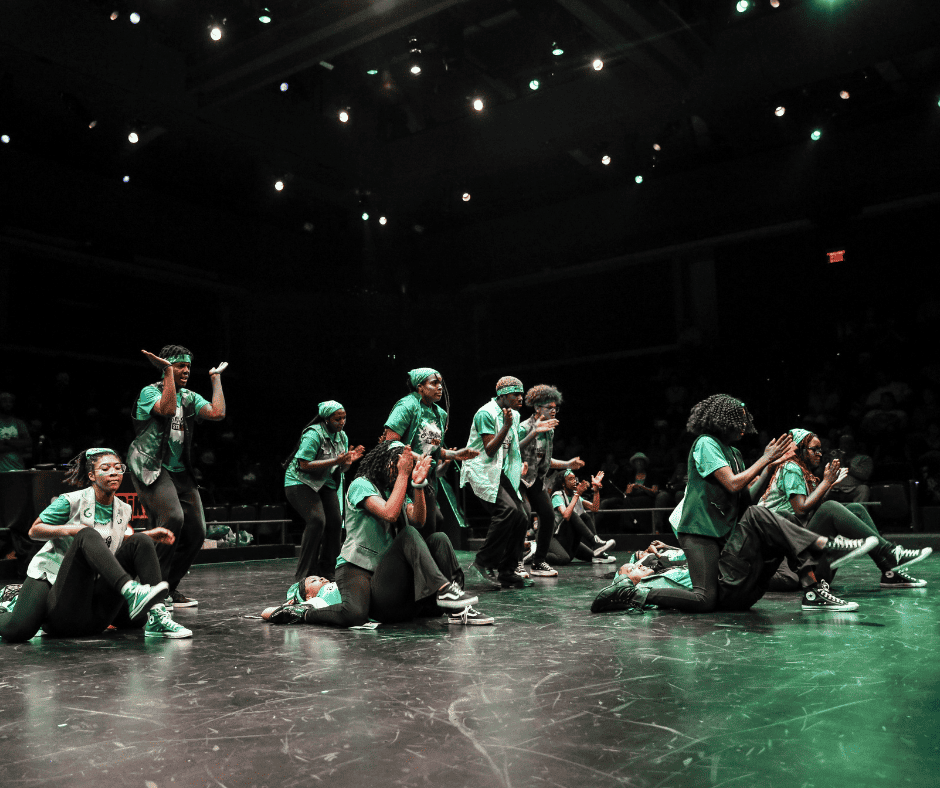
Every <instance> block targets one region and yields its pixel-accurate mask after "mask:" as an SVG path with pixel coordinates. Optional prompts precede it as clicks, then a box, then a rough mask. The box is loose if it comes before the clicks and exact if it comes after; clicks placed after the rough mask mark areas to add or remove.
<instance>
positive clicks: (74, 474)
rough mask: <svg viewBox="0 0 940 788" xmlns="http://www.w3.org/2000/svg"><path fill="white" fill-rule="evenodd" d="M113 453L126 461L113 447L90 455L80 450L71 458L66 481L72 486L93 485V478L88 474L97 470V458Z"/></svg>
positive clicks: (121, 460)
mask: <svg viewBox="0 0 940 788" xmlns="http://www.w3.org/2000/svg"><path fill="white" fill-rule="evenodd" d="M112 455H113V456H114V457H117V458H118V460H120V462H122V463H123V462H124V460H123V458H122V457H121V455H120V454H118V453H117V452H116V451H111V449H107V450H105V451H99V452H95V453H94V454H92V455H91V456H90V457H89V456H88V455H87V454H86V453H85V452H84V451H81V452H79V453H78V454H76V455H75V456H74V457H72V459H71V460H69V464H68V470H67V471H66V472H65V483H66V484H68V485H69V486H70V487H80V488H84V487H91V479H89V478H88V474H89V473H92V472H93V471H94V470H95V460H97V459H98V458H99V457H105V456H112Z"/></svg>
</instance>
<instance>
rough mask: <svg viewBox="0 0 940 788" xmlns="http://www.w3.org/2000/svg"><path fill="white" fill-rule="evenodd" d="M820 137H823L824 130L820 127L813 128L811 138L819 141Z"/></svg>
mask: <svg viewBox="0 0 940 788" xmlns="http://www.w3.org/2000/svg"><path fill="white" fill-rule="evenodd" d="M820 137H822V131H821V130H820V129H813V133H812V134H810V135H809V138H810V139H811V140H812V141H813V142H817V141H818V140H819V138H820Z"/></svg>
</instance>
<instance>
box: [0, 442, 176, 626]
mask: <svg viewBox="0 0 940 788" xmlns="http://www.w3.org/2000/svg"><path fill="white" fill-rule="evenodd" d="M69 468H70V472H69V474H68V476H67V477H66V480H67V481H68V483H69V484H70V485H72V486H74V487H82V489H80V490H76V491H74V492H70V493H65V494H64V495H60V496H59V497H58V498H56V499H55V500H54V501H53V502H52V503H51V504H49V506H47V507H46V508H45V509H44V510H43V511H42V513H41V514H40V515H39V517H38V518H37V519H36V521H35V522H34V523H33V525H32V527H31V528H30V530H29V535H30V538H32V539H36V540H38V541H43V542H45V544H44V545H43V547H42V549H41V550H40V551H39V552H38V553H36V555H35V556H34V557H33V560H32V561H30V564H29V568H28V569H27V572H26V574H27V577H26V581H25V582H24V583H23V585H22V587H21V588H20V589H19V593H18V594H16V595H14V594H13V593H9V589H8V592H7V593H4V594H3V598H4V599H6V601H5V602H4V603H3V607H2V608H0V637H2V638H3V639H4V640H6V641H9V642H12V643H21V642H23V641H25V640H29V639H30V638H32V637H33V636H34V635H35V634H36V633H37V632H38V631H39V628H40V627H42V628H43V630H45V631H46V632H47V633H49V634H50V635H56V636H59V637H83V636H86V635H97V634H99V633H100V632H103V631H104V630H105V629H107V628H108V626H109V625H110V624H111V623H112V622H114V621H116V620H117V625H118V627H119V628H123V627H135V626H138V627H139V626H140V625H141V623H143V614H144V613H146V614H147V615H146V624H145V626H144V635H145V636H146V637H163V638H187V637H192V634H193V633H192V632H190V631H189V630H188V629H186V628H185V627H182V626H180V625H179V624H177V623H176V622H175V621H173V620H172V618H170V615H169V613H168V612H167V609H166V607H165V606H164V605H163V603H162V601H161V600H162V598H163V597H164V596H166V591H167V584H166V583H164V582H161V580H160V565H159V563H158V562H157V555H156V552H155V550H154V542H158V543H160V544H172V543H173V538H174V537H173V534H172V533H171V532H170V531H168V530H167V529H166V528H159V527H158V528H152V529H151V530H149V531H144V532H143V533H139V534H133V535H132V536H127V537H126V538H125V532H126V531H127V530H128V525H129V523H130V519H131V507H130V506H128V505H127V504H126V503H124V502H123V501H122V500H120V499H118V498H115V495H114V494H115V493H116V492H117V490H118V488H119V487H120V486H121V481H122V479H123V478H124V471H125V467H124V465H123V464H122V463H121V458H120V457H119V456H118V454H117V452H115V451H113V450H111V449H105V448H98V449H88V450H87V451H85V452H82V453H81V454H79V455H78V456H77V457H75V458H74V459H73V460H72V462H71V463H70V464H69ZM134 577H138V578H140V581H141V582H137V581H136V580H134V579H133V578H134ZM11 603H12V604H11ZM122 611H123V612H125V613H126V615H123V616H122V617H121V618H120V619H118V616H119V614H121V613H122Z"/></svg>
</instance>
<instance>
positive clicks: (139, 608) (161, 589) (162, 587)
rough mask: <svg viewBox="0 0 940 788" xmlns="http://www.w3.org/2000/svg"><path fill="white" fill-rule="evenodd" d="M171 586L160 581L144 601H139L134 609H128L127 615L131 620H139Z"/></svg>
mask: <svg viewBox="0 0 940 788" xmlns="http://www.w3.org/2000/svg"><path fill="white" fill-rule="evenodd" d="M169 588H170V587H169V586H168V585H167V584H166V583H165V582H164V581H162V580H161V581H160V582H159V583H157V584H156V585H155V586H151V588H150V593H149V594H147V596H145V597H144V598H143V599H141V600H139V601H138V602H137V604H136V605H134V607H133V609H128V611H127V615H128V617H129V618H132V619H133V618H137V616H139V615H140V614H141V613H143V612H144V611H145V610H147V609H148V608H149V607H150V605H151V603H152V602H153V600H154V599H156V598H157V597H158V596H160V595H161V594H165V593H166V592H167V591H168V590H169Z"/></svg>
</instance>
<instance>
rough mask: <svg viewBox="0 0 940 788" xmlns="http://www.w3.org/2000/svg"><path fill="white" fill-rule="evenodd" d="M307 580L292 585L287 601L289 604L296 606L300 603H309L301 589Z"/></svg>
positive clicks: (288, 591) (288, 590)
mask: <svg viewBox="0 0 940 788" xmlns="http://www.w3.org/2000/svg"><path fill="white" fill-rule="evenodd" d="M306 579H307V578H306V577H305V578H304V579H303V580H301V581H300V582H299V583H294V585H292V586H291V587H290V588H288V589H287V601H288V602H293V603H294V604H296V605H299V604H300V603H302V602H306V601H307V600H306V599H304V592H303V589H301V585H302V584H303V583H304V581H305V580H306Z"/></svg>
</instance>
